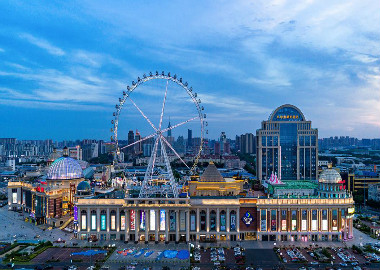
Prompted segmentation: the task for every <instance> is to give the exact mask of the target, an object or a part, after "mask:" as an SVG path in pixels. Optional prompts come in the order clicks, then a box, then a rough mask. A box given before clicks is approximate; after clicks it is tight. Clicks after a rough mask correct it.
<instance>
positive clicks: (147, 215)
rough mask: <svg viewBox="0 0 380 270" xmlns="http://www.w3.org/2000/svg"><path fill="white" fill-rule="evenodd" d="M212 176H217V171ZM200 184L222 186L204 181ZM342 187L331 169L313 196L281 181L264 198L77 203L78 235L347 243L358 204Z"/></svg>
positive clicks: (170, 240) (80, 200)
mask: <svg viewBox="0 0 380 270" xmlns="http://www.w3.org/2000/svg"><path fill="white" fill-rule="evenodd" d="M207 169H209V168H207ZM207 169H206V170H207ZM213 174H214V175H216V174H218V171H217V170H216V168H215V170H214V172H213ZM208 175H210V173H208ZM218 178H220V176H218ZM214 179H215V178H214ZM211 180H213V179H211ZM237 181H238V180H237ZM197 182H203V183H204V182H208V184H209V186H210V188H211V186H213V185H214V186H218V185H220V182H219V181H218V182H212V181H209V179H204V178H203V179H202V178H200V179H198V181H197ZM341 182H342V179H341V177H340V175H339V173H338V172H337V171H335V170H334V169H331V168H329V169H327V170H325V171H324V172H323V173H322V174H321V175H320V178H319V183H318V184H316V185H315V190H314V191H313V193H310V194H309V193H308V192H309V191H310V190H309V189H310V187H307V188H305V187H304V186H303V185H300V188H301V189H304V190H300V189H297V188H296V187H293V189H292V190H291V192H290V193H284V189H283V188H282V187H284V186H285V187H286V185H293V183H291V181H283V182H281V183H280V184H277V183H268V188H269V190H271V192H272V193H273V194H268V195H266V196H253V197H242V196H239V195H237V196H196V195H195V196H190V197H188V198H175V199H173V198H172V199H167V198H165V199H163V198H147V199H138V198H124V199H86V198H83V199H78V202H77V204H76V209H75V219H76V220H77V222H78V230H77V236H78V238H81V239H89V238H93V239H100V240H121V241H132V242H138V241H142V242H144V241H145V242H147V241H155V242H157V241H165V242H189V241H200V242H208V241H242V240H259V241H342V240H348V239H351V238H352V237H353V232H352V218H353V211H354V208H353V204H354V202H353V199H352V196H351V195H350V194H348V193H346V191H344V190H343V189H342V183H341ZM309 185H313V183H310V184H309ZM295 186H298V185H295ZM202 191H204V186H203V185H202ZM280 191H281V195H280ZM301 193H304V195H303V196H302V195H300V194H301ZM306 193H307V195H305V194H306Z"/></svg>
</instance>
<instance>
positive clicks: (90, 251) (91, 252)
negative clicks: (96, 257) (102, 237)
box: [89, 239, 92, 267]
mask: <svg viewBox="0 0 380 270" xmlns="http://www.w3.org/2000/svg"><path fill="white" fill-rule="evenodd" d="M89 242H90V267H91V266H92V251H91V244H92V239H90V241H89Z"/></svg>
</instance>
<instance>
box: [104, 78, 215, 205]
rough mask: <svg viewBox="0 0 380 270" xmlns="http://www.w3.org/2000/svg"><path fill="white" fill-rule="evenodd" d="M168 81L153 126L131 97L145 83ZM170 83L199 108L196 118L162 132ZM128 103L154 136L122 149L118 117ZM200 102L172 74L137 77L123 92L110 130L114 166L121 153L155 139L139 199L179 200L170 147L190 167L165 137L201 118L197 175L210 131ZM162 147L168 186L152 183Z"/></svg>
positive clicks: (189, 89)
mask: <svg viewBox="0 0 380 270" xmlns="http://www.w3.org/2000/svg"><path fill="white" fill-rule="evenodd" d="M157 79H160V80H166V87H165V94H164V99H163V103H162V108H161V114H160V121H159V125H158V128H156V126H155V125H154V124H153V123H152V121H151V120H150V119H149V118H148V117H147V116H146V114H145V113H144V112H143V111H142V110H141V109H140V108H139V106H138V105H137V104H136V103H135V102H134V101H133V100H132V99H131V98H130V94H131V93H132V92H133V91H134V90H135V89H136V88H137V87H138V86H140V85H141V84H143V83H146V82H148V81H151V80H157ZM169 82H173V83H175V84H177V85H178V86H180V87H181V88H182V89H184V90H185V91H186V92H187V94H188V95H189V97H190V98H191V100H192V102H193V104H194V105H195V107H196V110H197V114H198V115H197V116H196V117H192V118H189V119H188V120H186V121H183V122H181V123H178V124H175V125H173V126H170V127H168V128H165V129H162V121H163V116H164V111H165V105H166V100H167V94H168V86H169ZM127 100H129V101H130V102H131V103H132V104H133V106H134V107H135V108H136V109H137V110H138V111H139V112H140V114H141V115H142V116H143V118H144V119H145V120H146V121H147V122H148V123H149V125H150V126H151V127H152V128H153V129H154V133H153V134H150V135H148V136H146V137H144V138H142V139H140V140H138V141H135V142H133V143H131V144H129V145H126V146H123V147H121V148H120V146H119V141H118V128H119V116H120V113H121V110H122V108H123V106H124V104H125V103H126V102H127ZM200 104H201V100H200V99H199V98H197V94H196V93H194V92H193V90H192V87H188V83H187V82H183V80H182V78H177V76H176V75H174V76H171V75H170V73H168V74H165V73H164V72H162V73H161V74H160V73H158V72H157V71H156V73H155V74H153V73H152V72H150V73H149V75H148V76H147V75H145V74H144V75H143V77H142V78H140V77H138V78H137V82H135V81H133V82H132V86H127V91H123V97H122V98H119V104H117V105H116V106H115V108H116V112H114V113H113V116H114V119H113V120H112V121H111V123H112V125H113V127H112V128H111V131H112V132H113V136H111V141H112V142H113V143H114V145H115V155H114V163H119V162H120V161H121V160H120V151H121V150H123V149H125V148H128V147H131V146H133V145H136V144H138V143H142V142H144V141H146V140H148V139H151V138H154V139H155V140H154V147H153V150H152V154H151V156H150V158H149V162H148V167H147V170H146V172H145V175H144V180H143V182H142V185H141V190H140V194H139V198H146V197H157V196H159V197H174V198H176V197H178V195H179V184H178V183H177V182H176V180H175V178H174V175H173V171H172V168H171V166H170V160H169V157H168V154H167V147H168V149H170V150H171V151H172V152H173V153H174V155H175V156H176V157H177V158H178V159H179V160H180V161H181V162H182V163H183V164H184V165H185V166H186V167H187V168H189V166H188V165H187V164H186V162H185V161H184V160H183V159H182V158H181V156H180V155H179V154H178V153H177V151H176V150H175V149H174V148H173V146H172V145H171V144H170V143H169V142H168V140H167V139H166V138H165V136H164V135H163V134H164V133H165V132H167V131H169V130H172V129H174V128H177V127H179V126H182V125H185V124H187V123H188V122H191V121H194V120H196V119H199V121H200V145H199V149H198V152H197V153H196V155H195V158H194V164H193V166H192V167H191V168H189V169H190V171H191V172H194V170H195V168H196V166H197V163H198V161H199V158H200V155H201V152H202V149H203V140H204V133H206V134H207V133H208V132H207V130H206V131H205V126H207V122H206V121H205V118H206V114H204V113H203V110H204V108H203V106H201V105H200ZM159 144H160V146H161V157H162V158H163V164H164V169H165V172H166V173H165V175H164V176H165V177H166V180H167V184H165V185H160V186H158V185H155V184H153V182H154V180H155V178H156V175H157V172H156V171H155V167H156V161H157V152H158V145H159Z"/></svg>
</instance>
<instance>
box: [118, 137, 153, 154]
mask: <svg viewBox="0 0 380 270" xmlns="http://www.w3.org/2000/svg"><path fill="white" fill-rule="evenodd" d="M156 135H157V134H156V133H153V134H151V135H149V136H146V137H144V138H142V139H140V140H138V141H135V142H133V143H131V144H128V145H126V146H123V147H121V148H120V150H122V149H125V148H128V147H130V146H132V145H135V144H138V143H141V142H143V141H145V140H147V139H150V138H153V137H154V136H156Z"/></svg>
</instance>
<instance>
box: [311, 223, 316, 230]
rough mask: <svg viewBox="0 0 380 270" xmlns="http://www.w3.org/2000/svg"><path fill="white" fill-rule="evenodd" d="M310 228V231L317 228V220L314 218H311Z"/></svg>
mask: <svg viewBox="0 0 380 270" xmlns="http://www.w3.org/2000/svg"><path fill="white" fill-rule="evenodd" d="M311 230H312V231H316V230H317V221H316V220H312V221H311Z"/></svg>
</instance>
